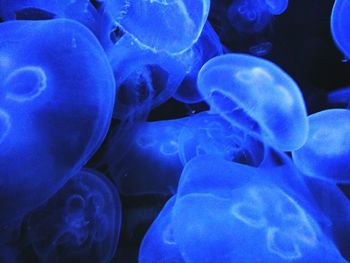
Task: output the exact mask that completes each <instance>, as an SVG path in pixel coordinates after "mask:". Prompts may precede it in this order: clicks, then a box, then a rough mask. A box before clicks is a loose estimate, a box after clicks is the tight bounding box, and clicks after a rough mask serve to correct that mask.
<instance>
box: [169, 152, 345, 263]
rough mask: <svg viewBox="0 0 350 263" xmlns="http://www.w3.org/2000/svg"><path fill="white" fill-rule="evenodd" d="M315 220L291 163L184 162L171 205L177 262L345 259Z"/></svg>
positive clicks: (319, 218)
mask: <svg viewBox="0 0 350 263" xmlns="http://www.w3.org/2000/svg"><path fill="white" fill-rule="evenodd" d="M291 177H293V178H291ZM295 177H297V178H298V179H297V180H296V181H294V182H291V181H293V180H295V179H296V178H295ZM292 186H293V187H292ZM323 220H324V216H323V215H322V213H321V212H320V211H319V210H318V209H317V207H316V204H315V202H314V200H313V199H312V195H310V193H309V191H308V188H307V186H306V185H305V184H304V183H303V180H302V177H301V176H300V175H299V176H298V174H297V173H296V171H295V169H294V168H293V166H289V164H288V165H284V166H283V167H274V168H263V167H259V168H256V167H251V166H246V165H242V164H238V163H233V162H228V161H225V160H222V159H219V158H217V157H213V156H202V157H197V158H195V159H193V160H191V161H190V162H189V163H188V164H187V166H186V167H185V169H184V171H183V174H182V176H181V180H180V183H179V188H178V192H177V198H176V202H175V205H174V208H173V211H172V227H173V237H174V241H175V242H176V245H177V247H178V249H179V251H180V253H181V255H182V256H183V257H184V260H185V262H198V261H201V262H237V261H247V260H248V261H254V260H256V258H257V257H259V258H260V259H261V260H262V261H264V262H284V261H291V260H293V261H295V262H306V261H314V260H321V261H323V262H334V260H335V261H337V262H338V261H339V262H345V260H344V259H343V258H342V256H341V255H340V253H339V251H338V249H337V248H336V246H335V244H334V243H333V241H332V239H331V238H330V237H329V235H328V234H329V233H328V229H325V228H323V227H321V222H323ZM247 251H253V252H252V253H247Z"/></svg>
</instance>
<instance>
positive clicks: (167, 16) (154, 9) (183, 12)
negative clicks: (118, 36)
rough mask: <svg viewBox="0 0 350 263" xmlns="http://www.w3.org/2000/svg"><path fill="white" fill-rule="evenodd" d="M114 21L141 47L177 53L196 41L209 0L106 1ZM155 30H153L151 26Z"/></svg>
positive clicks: (188, 47)
mask: <svg viewBox="0 0 350 263" xmlns="http://www.w3.org/2000/svg"><path fill="white" fill-rule="evenodd" d="M104 4H105V10H106V12H108V13H109V14H110V15H111V17H112V20H113V21H114V23H115V24H117V25H118V26H119V27H121V28H122V29H123V31H125V32H126V33H127V34H128V35H129V36H131V37H132V39H133V41H134V42H135V43H137V45H139V46H140V47H142V48H144V49H150V50H152V51H154V52H157V53H158V52H159V51H163V52H167V53H170V54H177V53H182V52H185V51H186V50H188V49H190V48H191V47H192V46H193V44H194V43H195V42H197V40H198V38H199V36H200V34H201V32H202V29H203V27H204V24H205V22H206V20H207V17H208V13H209V6H210V1H209V0H199V1H190V0H169V1H167V0H161V1H158V0H157V1H140V0H138V1H128V0H105V1H104ZM155 28H156V29H157V30H154V29H155Z"/></svg>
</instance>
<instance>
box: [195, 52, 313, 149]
mask: <svg viewBox="0 0 350 263" xmlns="http://www.w3.org/2000/svg"><path fill="white" fill-rule="evenodd" d="M197 84H198V89H199V91H200V93H201V94H202V96H203V98H204V99H205V100H206V101H207V102H208V103H209V105H210V109H211V110H212V111H214V112H216V113H218V114H220V115H221V116H223V117H224V118H225V119H227V120H228V121H230V122H234V123H236V124H237V123H238V124H241V126H245V127H246V129H247V130H248V131H251V132H252V133H253V132H256V133H261V134H262V136H263V137H264V138H265V140H266V141H267V142H269V143H270V144H271V145H273V146H274V147H276V148H277V149H279V150H282V151H290V150H294V149H298V148H300V147H301V146H302V145H303V144H304V143H305V141H306V137H307V132H308V122H307V115H306V108H305V103H304V100H303V97H302V94H301V92H300V90H299V88H298V86H297V84H296V83H295V82H294V80H293V79H292V78H291V77H289V76H288V75H287V74H286V73H285V72H284V71H283V70H282V69H280V68H279V67H278V66H276V65H275V64H274V63H272V62H269V61H267V60H264V59H261V58H257V57H253V56H250V55H244V54H227V55H223V56H218V57H215V58H213V59H211V60H209V61H208V62H207V63H206V64H205V65H204V66H203V67H202V69H201V71H200V72H199V75H198V80H197ZM256 124H257V125H256Z"/></svg>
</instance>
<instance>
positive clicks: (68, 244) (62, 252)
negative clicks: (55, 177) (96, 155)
mask: <svg viewBox="0 0 350 263" xmlns="http://www.w3.org/2000/svg"><path fill="white" fill-rule="evenodd" d="M28 221H29V222H28V231H29V233H28V236H29V239H30V242H31V243H32V245H33V247H34V250H35V252H36V254H37V255H38V257H39V258H40V259H41V260H42V261H43V262H62V263H63V262H64V263H68V262H94V263H95V262H101V263H103V262H110V260H111V258H112V257H113V255H114V253H115V250H116V247H117V243H118V240H119V230H120V224H121V204H120V200H119V197H118V194H117V192H116V190H115V188H114V186H113V185H112V184H111V182H109V181H108V179H107V178H106V177H105V176H104V175H102V174H99V173H97V172H94V171H91V170H83V171H81V172H80V173H78V174H77V175H75V176H73V177H72V178H71V179H70V180H69V181H68V182H67V183H66V184H65V185H64V186H63V188H62V189H61V190H59V191H58V192H57V193H56V194H55V195H54V196H53V197H52V198H50V199H49V200H48V202H47V203H46V204H45V205H44V206H42V207H40V208H38V209H36V210H35V211H34V212H32V213H31V215H30V217H29V220H28Z"/></svg>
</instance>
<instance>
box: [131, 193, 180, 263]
mask: <svg viewBox="0 0 350 263" xmlns="http://www.w3.org/2000/svg"><path fill="white" fill-rule="evenodd" d="M175 201H176V196H174V197H172V198H171V199H170V200H169V201H168V202H167V203H166V205H165V206H164V207H163V209H162V211H161V212H160V214H159V215H158V217H157V219H156V220H155V221H154V222H153V223H152V225H151V227H150V228H149V229H148V231H147V233H146V235H145V237H144V238H143V240H142V244H141V247H140V251H139V260H138V262H139V263H148V262H149V263H152V262H167V263H182V262H183V263H184V262H185V261H184V260H183V258H182V255H181V254H180V251H179V249H178V248H177V245H176V242H175V240H174V237H173V229H172V219H171V218H172V210H173V207H174V204H175Z"/></svg>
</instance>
